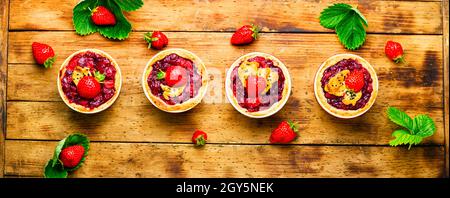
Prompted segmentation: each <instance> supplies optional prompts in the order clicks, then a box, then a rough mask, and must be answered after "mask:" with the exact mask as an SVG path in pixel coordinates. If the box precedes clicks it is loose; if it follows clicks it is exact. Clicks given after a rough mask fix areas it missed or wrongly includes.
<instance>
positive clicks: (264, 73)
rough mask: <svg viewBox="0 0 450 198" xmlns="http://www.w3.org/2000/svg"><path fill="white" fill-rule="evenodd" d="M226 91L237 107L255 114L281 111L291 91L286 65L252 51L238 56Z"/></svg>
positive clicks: (252, 115) (249, 114)
mask: <svg viewBox="0 0 450 198" xmlns="http://www.w3.org/2000/svg"><path fill="white" fill-rule="evenodd" d="M225 90H226V95H227V98H228V100H229V101H230V103H231V104H232V105H233V107H234V108H235V109H236V110H238V111H239V112H240V113H242V114H244V115H246V116H248V117H251V118H264V117H268V116H271V115H273V114H275V113H276V112H278V111H279V110H280V109H281V108H283V106H284V105H285V104H286V102H287V100H288V98H289V95H290V93H291V78H290V76H289V72H288V69H287V68H286V66H285V65H284V64H283V63H282V62H281V61H280V60H279V59H277V58H276V57H274V56H272V55H270V54H266V53H261V52H252V53H249V54H246V55H244V56H241V57H240V58H238V59H237V60H236V61H235V62H234V63H233V64H232V65H231V67H230V68H229V69H228V72H227V76H226V80H225Z"/></svg>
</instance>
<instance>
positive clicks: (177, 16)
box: [10, 0, 442, 34]
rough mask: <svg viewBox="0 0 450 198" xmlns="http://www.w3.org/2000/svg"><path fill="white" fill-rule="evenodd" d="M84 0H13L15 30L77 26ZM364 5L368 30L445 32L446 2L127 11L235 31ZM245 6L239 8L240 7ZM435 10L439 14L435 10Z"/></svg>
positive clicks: (179, 27)
mask: <svg viewBox="0 0 450 198" xmlns="http://www.w3.org/2000/svg"><path fill="white" fill-rule="evenodd" d="M77 2H78V0H71V1H69V2H67V3H63V4H62V3H59V1H56V0H43V1H30V0H28V1H23V0H11V10H12V12H13V13H14V15H12V17H11V25H10V29H11V30H72V29H73V24H72V14H71V13H72V9H73V7H74V6H75V4H76V3H77ZM337 2H344V3H349V4H352V5H353V6H358V8H359V9H360V10H361V12H362V13H363V14H364V15H365V16H366V18H367V19H368V21H369V24H370V25H369V28H368V32H372V33H374V32H376V33H380V32H381V33H412V34H441V33H442V13H441V6H442V3H441V2H423V1H372V0H362V1H356V0H343V1H342V0H341V1H335V0H326V1H321V2H320V3H318V2H316V1H307V0H301V1H281V0H277V1H272V0H261V1H226V0H215V1H191V0H181V1H156V2H146V3H145V4H144V7H143V8H141V9H140V10H138V11H135V12H132V13H128V14H126V16H127V17H128V18H129V19H130V21H131V22H132V24H133V28H134V30H155V29H159V30H164V31H232V30H234V29H235V28H237V26H239V25H242V24H245V23H254V24H257V25H260V26H262V27H264V30H265V31H282V32H330V30H327V29H325V28H323V27H321V26H320V24H319V23H318V17H319V15H320V12H321V11H322V10H323V9H324V8H325V7H327V6H328V5H331V4H332V3H337ZM236 8H239V9H236ZM430 13H433V14H430Z"/></svg>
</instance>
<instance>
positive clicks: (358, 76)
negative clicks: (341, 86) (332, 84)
mask: <svg viewBox="0 0 450 198" xmlns="http://www.w3.org/2000/svg"><path fill="white" fill-rule="evenodd" d="M364 84H365V82H364V72H363V70H353V71H352V72H350V74H349V75H348V76H347V78H345V85H346V86H347V88H349V89H352V90H353V91H354V92H359V91H360V90H361V89H362V88H363V87H364Z"/></svg>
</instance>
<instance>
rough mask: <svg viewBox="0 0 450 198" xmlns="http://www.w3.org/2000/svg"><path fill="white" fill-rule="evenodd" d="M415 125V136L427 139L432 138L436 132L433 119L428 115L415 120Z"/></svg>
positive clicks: (419, 116) (417, 117)
mask: <svg viewBox="0 0 450 198" xmlns="http://www.w3.org/2000/svg"><path fill="white" fill-rule="evenodd" d="M414 124H415V126H416V131H414V134H416V135H418V136H420V137H423V138H426V137H429V136H432V135H433V134H434V132H435V131H436V126H435V125H434V122H433V119H431V118H430V117H429V116H427V115H418V116H416V117H415V118H414Z"/></svg>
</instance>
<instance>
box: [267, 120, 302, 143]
mask: <svg viewBox="0 0 450 198" xmlns="http://www.w3.org/2000/svg"><path fill="white" fill-rule="evenodd" d="M298 130H299V126H298V124H297V123H295V122H292V121H283V122H281V123H280V124H279V125H278V127H277V128H275V129H274V130H273V131H272V134H271V135H270V139H269V141H270V143H271V144H286V143H289V142H292V141H293V140H295V139H296V138H297V137H298V134H297V132H298Z"/></svg>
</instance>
